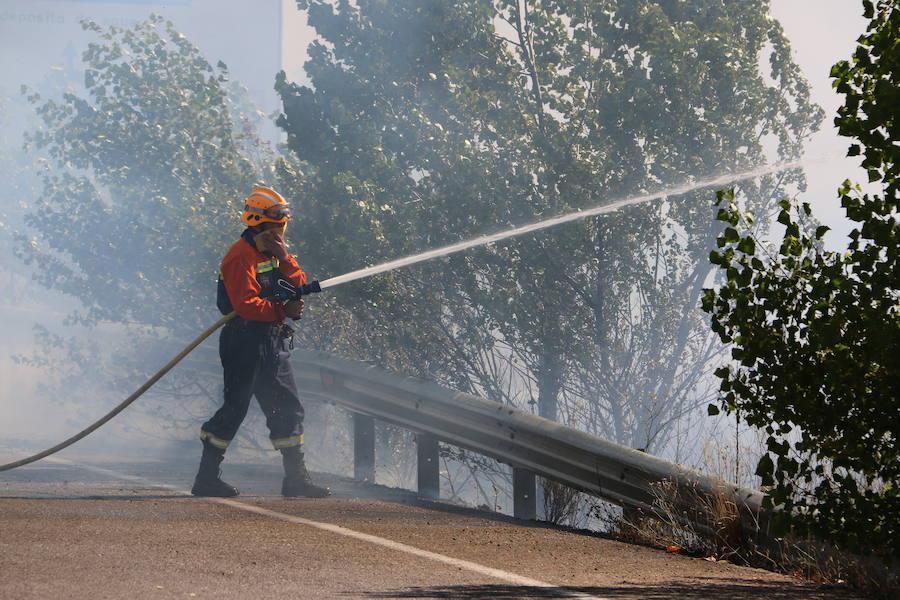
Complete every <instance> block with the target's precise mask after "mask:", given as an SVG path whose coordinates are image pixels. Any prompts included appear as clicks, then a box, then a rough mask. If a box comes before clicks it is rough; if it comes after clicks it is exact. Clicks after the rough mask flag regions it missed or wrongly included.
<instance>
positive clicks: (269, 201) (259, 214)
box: [241, 187, 291, 227]
mask: <svg viewBox="0 0 900 600" xmlns="http://www.w3.org/2000/svg"><path fill="white" fill-rule="evenodd" d="M241 220H242V221H243V222H244V224H245V225H249V226H250V227H253V226H254V225H261V224H262V223H285V224H286V223H287V222H288V221H290V220H291V207H290V205H289V204H288V203H287V201H285V199H284V198H282V197H281V194H279V193H278V192H276V191H275V190H273V189H272V188H267V187H257V188H253V191H252V192H250V195H249V196H247V199H246V200H244V210H243V212H241Z"/></svg>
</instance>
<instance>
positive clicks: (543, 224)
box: [0, 160, 805, 471]
mask: <svg viewBox="0 0 900 600" xmlns="http://www.w3.org/2000/svg"><path fill="white" fill-rule="evenodd" d="M804 162H805V161H803V160H795V161H791V162H785V163H779V164H776V165H768V166H765V167H760V168H758V169H754V170H752V171H745V172H743V173H732V174H729V175H721V176H719V177H715V178H713V179H707V180H704V181H698V182H694V183H685V184H682V185H679V186H676V187H671V188H667V189H665V190H662V191H659V192H654V193H652V194H644V195H640V196H632V197H630V198H623V199H620V200H614V201H612V202H609V203H607V204H603V205H601V206H597V207H594V208H590V209H586V210H578V211H574V212H571V213H566V214H563V215H559V216H557V217H551V218H549V219H545V220H543V221H537V222H534V223H529V224H527V225H520V226H519V227H514V228H512V229H507V230H504V231H500V232H498V233H493V234H489V235H483V236H479V237H475V238H472V239H470V240H465V241H462V242H457V243H455V244H450V245H448V246H443V247H441V248H435V249H434V250H428V251H426V252H422V253H419V254H415V255H412V256H407V257H404V258H399V259H397V260H392V261H389V262H385V263H382V264H379V265H374V266H371V267H366V268H364V269H359V270H357V271H351V272H349V273H345V274H343V275H338V276H337V277H331V278H329V279H325V280H324V281H310V282H308V283H305V284H303V285H300V286H294V285H292V284H291V283H290V282H288V281H286V280H284V279H280V280H278V284H277V286H278V287H277V288H276V290H274V292H273V293H272V294H271V296H270V297H271V298H272V299H273V300H276V301H280V302H287V301H289V300H296V299H299V298H301V297H302V296H306V295H309V294H313V293H317V292H321V291H322V290H325V289H328V288H332V287H335V286H338V285H341V284H342V283H348V282H350V281H355V280H357V279H363V278H365V277H371V276H372V275H377V274H378V273H384V272H386V271H393V270H394V269H399V268H400V267H405V266H408V265H413V264H416V263H420V262H423V261H426V260H431V259H432V258H439V257H442V256H447V255H450V254H455V253H457V252H462V251H463V250H467V249H469V248H473V247H475V246H484V245H487V244H491V243H493V242H497V241H500V240H505V239H507V238H511V237H515V236H519V235H524V234H526V233H530V232H532V231H539V230H541V229H547V228H548V227H553V226H555V225H562V224H563V223H570V222H572V221H578V220H581V219H585V218H587V217H593V216H597V215H604V214H608V213H611V212H615V211H617V210H620V209H622V208H625V207H627V206H633V205H635V204H643V203H644V202H650V201H652V200H659V199H662V198H665V197H667V196H679V195H681V194H687V193H689V192H693V191H696V190H699V189H703V188H708V187H720V186H723V185H726V184H729V183H736V182H738V181H744V180H747V179H753V178H755V177H760V176H762V175H770V174H772V173H777V172H780V171H787V170H790V169H795V168H797V167H800V166H801V165H802V164H803V163H804ZM236 314H237V313H235V312H231V313H229V314H227V315H225V316H224V317H222V318H221V319H219V320H218V321H217V322H216V323H214V324H213V325H211V326H210V327H209V328H207V329H206V331H204V332H203V333H201V334H200V335H199V336H198V337H197V338H196V339H195V340H194V341H192V342H191V343H190V344H188V345H187V346H186V347H185V348H184V349H183V350H182V351H181V352H179V353H178V355H177V356H175V357H174V358H173V359H172V360H170V361H169V362H168V363H167V364H166V365H165V366H164V367H163V368H162V369H160V370H159V371H157V372H156V374H155V375H153V377H151V378H150V379H148V380H147V382H146V383H144V385H142V386H141V387H139V388H138V389H137V390H135V392H134V393H133V394H131V395H130V396H128V398H126V399H125V400H124V401H122V402H121V403H120V404H119V405H118V406H116V407H115V408H114V409H112V410H111V411H109V412H108V413H107V414H106V415H104V416H103V417H102V418H101V419H100V420H98V421H97V422H95V423H93V424H92V425H90V426H89V427H88V428H86V429H84V430H83V431H80V432H79V433H77V434H75V435H73V436H72V437H70V438H69V439H67V440H65V441H63V442H60V443H59V444H57V445H55V446H53V447H52V448H48V449H47V450H44V451H43V452H39V453H37V454H34V455H32V456H29V457H27V458H23V459H21V460H17V461H14V462H11V463H7V464H5V465H0V471H8V470H10V469H15V468H16V467H21V466H23V465H27V464H29V463H32V462H35V461H38V460H40V459H42V458H46V457H47V456H50V455H51V454H55V453H56V452H59V451H60V450H62V449H64V448H67V447H69V446H71V445H72V444H74V443H75V442H77V441H79V440H81V439H83V438H85V437H87V436H88V435H90V434H91V433H93V432H94V431H96V430H97V429H99V428H100V427H102V426H103V425H104V424H106V423H107V422H108V421H110V420H111V419H112V418H113V417H115V416H116V415H118V414H119V413H120V412H122V411H123V410H125V408H127V407H128V406H129V405H130V404H131V403H132V402H134V401H135V400H137V399H138V398H139V397H140V396H142V395H143V394H144V392H146V391H147V390H149V389H150V388H151V387H152V386H153V385H154V384H155V383H156V382H157V381H159V380H160V379H161V378H162V377H163V376H164V375H165V374H166V373H168V372H169V371H170V370H172V368H173V367H174V366H175V365H176V364H178V363H179V362H181V360H182V359H183V358H184V357H185V356H187V355H188V354H190V353H191V351H193V350H194V348H196V347H197V346H199V345H200V344H201V343H202V342H203V341H204V340H205V339H206V338H208V337H209V336H210V335H212V334H213V333H214V332H215V331H216V330H217V329H219V328H220V327H222V326H223V325H225V324H226V323H227V322H228V321H230V320H231V319H233V318H234V317H235V315H236Z"/></svg>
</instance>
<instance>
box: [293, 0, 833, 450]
mask: <svg viewBox="0 0 900 600" xmlns="http://www.w3.org/2000/svg"><path fill="white" fill-rule="evenodd" d="M300 5H301V7H303V8H305V9H308V15H309V22H310V24H311V25H312V26H313V27H315V28H316V31H317V32H318V34H319V35H320V36H321V38H322V41H317V42H314V43H313V45H312V46H311V47H310V51H309V55H310V59H309V62H307V64H306V65H305V68H306V72H307V74H308V76H309V77H310V80H311V85H310V86H299V85H296V84H292V83H290V82H288V81H287V80H286V79H285V77H283V76H282V77H281V78H280V79H279V81H278V84H277V89H278V91H279V93H280V94H281V97H282V99H283V103H284V116H283V117H282V118H281V119H280V121H279V124H280V126H281V127H282V128H283V129H284V130H285V131H286V133H287V135H288V144H289V146H290V148H291V149H292V150H293V151H294V153H295V154H296V156H297V157H298V159H299V161H298V164H296V165H294V166H292V167H290V169H286V170H284V171H283V173H282V175H283V183H282V186H283V187H284V188H285V189H292V190H294V191H292V192H291V195H292V197H294V198H297V199H298V202H300V203H302V205H303V210H302V211H301V212H303V214H304V216H305V218H304V223H305V226H306V227H308V228H309V231H310V232H314V234H312V235H310V236H309V239H308V240H306V241H304V242H303V243H304V244H305V245H304V249H303V254H304V256H307V257H309V260H310V264H312V265H315V267H316V269H315V270H316V272H317V273H319V274H321V275H323V276H325V275H329V274H333V275H337V274H339V273H342V272H346V271H348V270H351V269H354V268H357V267H360V266H363V265H366V264H373V263H377V262H381V261H383V260H386V259H392V258H397V257H399V256H403V255H405V254H409V253H413V252H417V251H420V250H423V249H426V248H432V247H435V246H438V245H441V244H444V243H450V242H454V241H458V240H460V239H464V238H467V237H470V236H472V235H477V234H482V233H485V232H488V231H490V230H493V229H499V228H504V227H506V226H508V225H510V224H520V223H523V222H530V221H535V220H538V219H541V218H546V217H550V216H554V215H557V214H560V213H563V212H567V211H571V210H577V209H579V208H584V207H590V206H596V205H598V204H601V203H603V202H605V201H608V200H611V199H614V198H619V197H623V196H627V195H629V194H631V193H640V192H643V191H646V190H648V189H658V188H660V187H661V186H664V185H667V184H674V183H681V182H683V181H684V180H685V179H686V178H688V177H689V176H697V177H702V176H708V175H712V174H719V173H721V172H722V171H728V170H741V169H745V168H748V167H751V166H756V165H759V164H760V163H762V162H764V161H765V157H764V146H763V141H764V140H765V139H767V138H768V139H772V140H775V141H776V142H777V145H778V147H779V149H780V152H781V155H782V156H793V155H794V154H796V153H797V152H799V148H800V144H801V142H802V139H803V138H804V137H805V136H806V135H808V133H809V132H810V131H811V130H812V129H814V128H815V126H816V124H817V123H818V122H819V120H820V118H821V117H820V113H819V111H818V109H816V107H814V106H812V105H811V104H810V102H809V95H808V89H807V86H806V82H805V80H804V79H803V78H802V76H800V74H799V71H798V69H797V67H796V65H795V64H794V63H793V62H792V61H791V59H790V51H789V47H788V45H787V42H786V40H785V39H784V36H783V34H782V32H781V29H780V27H779V26H778V24H777V22H775V21H774V20H772V19H771V18H770V17H769V16H768V15H767V14H766V10H765V6H764V5H762V4H761V3H755V2H729V3H712V4H711V3H708V2H700V1H691V2H669V1H659V2H637V3H636V2H630V1H629V2H625V1H622V2H618V1H612V0H604V1H601V2H597V1H595V0H591V1H587V0H565V1H561V0H553V1H540V2H537V1H532V0H528V1H525V0H518V1H514V2H507V1H503V2H500V1H496V2H494V1H490V0H466V1H461V2H447V1H445V0H428V1H425V2H423V1H421V0H392V1H390V2H387V1H384V0H360V1H359V2H354V3H350V2H337V3H334V2H327V1H324V0H308V1H304V2H300ZM769 49H770V50H771V52H770V55H769V56H768V57H769V58H770V66H771V69H770V71H769V72H768V73H764V72H763V71H762V70H761V69H760V66H759V65H760V62H759V56H760V54H761V53H762V54H765V53H766V52H769ZM767 76H768V77H767ZM788 182H795V183H799V182H800V178H799V176H798V174H797V173H792V174H790V175H789V176H788V177H787V178H786V179H785V181H784V182H783V183H788ZM764 183H765V184H766V185H768V186H770V187H771V186H772V185H773V184H775V183H776V182H775V181H774V180H771V179H770V180H766V181H765V182H764ZM767 189H768V188H765V187H762V188H756V187H754V186H752V185H748V187H747V190H748V192H747V193H748V194H749V195H750V196H751V197H752V198H753V202H754V203H755V205H757V206H763V205H765V204H766V203H767V202H768V201H769V196H768V195H767V192H766V191H763V190H767ZM699 198H700V195H699V194H692V195H689V196H687V197H683V198H673V199H670V201H669V202H667V203H656V204H648V205H643V206H636V207H632V208H630V209H628V210H627V211H623V212H622V213H619V214H616V215H610V216H608V217H605V218H602V219H595V220H592V221H584V222H580V223H574V224H569V225H566V226H564V227H560V228H558V229H554V230H547V231H545V232H541V233H539V234H537V235H533V236H527V237H525V238H523V239H513V240H508V241H505V242H500V243H497V244H495V245H493V246H491V247H488V248H480V249H473V250H472V251H469V252H467V253H466V254H465V255H457V256H454V257H451V258H448V259H447V260H446V261H441V262H435V263H430V264H426V265H422V266H418V267H415V268H410V269H403V270H400V271H396V272H394V273H391V274H387V275H385V276H382V277H379V278H373V279H371V280H365V281H360V282H358V283H354V284H350V285H348V286H342V287H341V288H340V289H339V290H335V295H336V297H337V298H338V301H339V302H340V303H341V304H342V306H344V307H345V308H347V310H349V311H351V312H352V313H353V314H354V315H356V316H357V318H359V319H360V320H361V321H362V322H364V323H365V324H366V327H367V331H368V332H369V334H370V335H374V333H373V332H376V331H377V332H379V334H378V335H381V336H382V337H381V338H380V339H381V341H382V342H383V344H382V346H381V348H380V349H378V355H377V357H378V358H379V360H382V361H387V362H392V363H397V364H399V363H403V365H402V366H403V368H404V369H406V370H409V371H413V372H416V373H419V374H422V375H428V376H431V377H437V378H439V379H441V380H443V381H445V382H447V383H449V384H450V385H453V386H455V387H457V388H458V389H465V390H472V391H476V392H478V393H482V394H484V395H486V396H488V397H490V398H494V399H496V400H498V401H503V402H511V403H517V404H522V403H525V402H530V403H533V404H535V405H536V408H537V411H538V412H540V413H541V414H543V415H545V416H549V417H551V418H555V417H557V416H558V417H559V418H561V419H565V420H567V421H568V422H571V423H579V424H582V425H584V426H586V427H589V428H590V429H591V430H592V431H594V432H597V433H601V434H603V435H606V436H607V437H610V438H614V439H618V440H620V441H622V442H624V443H627V444H631V445H634V446H636V447H647V448H649V447H650V446H651V445H656V444H659V446H661V445H662V444H663V443H664V438H665V436H661V435H660V432H661V431H662V430H664V429H665V428H666V427H670V426H671V425H672V424H673V423H674V422H675V421H676V420H677V419H678V418H679V416H681V415H682V414H684V413H686V412H688V411H689V410H690V409H691V407H692V405H691V402H692V401H693V398H692V394H694V392H693V390H694V388H695V387H696V386H695V383H696V382H697V381H700V380H701V379H702V377H703V374H704V372H705V369H706V365H707V364H708V361H709V359H710V356H711V355H714V353H715V350H714V349H713V346H712V345H711V341H712V340H711V339H710V337H711V336H708V335H705V334H706V333H707V330H706V329H705V324H704V323H703V319H702V314H698V313H699V311H697V310H696V305H697V302H698V297H699V294H700V291H701V289H702V284H703V281H704V280H705V279H706V277H707V275H708V274H709V272H710V270H711V267H710V266H709V265H708V264H706V262H705V260H704V256H705V254H706V253H707V252H708V247H709V246H710V245H712V243H713V240H714V236H715V233H714V231H713V229H712V228H711V227H710V215H709V210H708V207H705V206H703V204H702V203H701V202H700V201H699ZM403 357H409V358H410V359H411V360H408V361H405V362H404V358H403ZM365 358H375V357H373V356H367V357H365Z"/></svg>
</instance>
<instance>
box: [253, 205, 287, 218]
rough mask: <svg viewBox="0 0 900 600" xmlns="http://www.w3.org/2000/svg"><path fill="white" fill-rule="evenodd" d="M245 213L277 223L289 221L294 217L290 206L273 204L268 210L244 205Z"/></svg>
mask: <svg viewBox="0 0 900 600" xmlns="http://www.w3.org/2000/svg"><path fill="white" fill-rule="evenodd" d="M244 211H246V212H251V213H256V214H258V215H262V216H264V217H266V218H267V219H272V220H275V221H289V220H290V218H291V215H292V212H291V206H290V205H289V204H273V205H272V206H268V207H266V208H256V207H253V206H250V205H249V204H245V205H244Z"/></svg>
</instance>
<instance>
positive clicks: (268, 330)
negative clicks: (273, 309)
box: [225, 316, 295, 350]
mask: <svg viewBox="0 0 900 600" xmlns="http://www.w3.org/2000/svg"><path fill="white" fill-rule="evenodd" d="M225 326H226V327H232V328H233V329H236V330H238V331H245V332H247V333H252V334H256V335H260V336H271V337H281V338H285V339H290V348H291V350H293V349H294V331H295V330H294V328H293V327H292V326H290V325H288V324H287V323H285V322H283V321H249V320H247V319H244V318H242V317H238V316H234V317H233V318H232V319H231V320H230V321H228V323H227V324H226V325H225Z"/></svg>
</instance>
